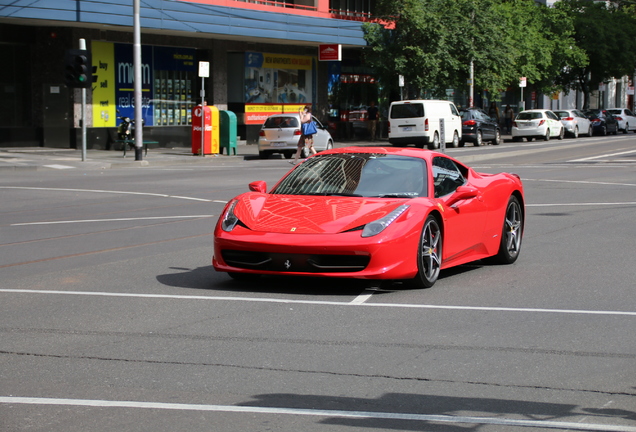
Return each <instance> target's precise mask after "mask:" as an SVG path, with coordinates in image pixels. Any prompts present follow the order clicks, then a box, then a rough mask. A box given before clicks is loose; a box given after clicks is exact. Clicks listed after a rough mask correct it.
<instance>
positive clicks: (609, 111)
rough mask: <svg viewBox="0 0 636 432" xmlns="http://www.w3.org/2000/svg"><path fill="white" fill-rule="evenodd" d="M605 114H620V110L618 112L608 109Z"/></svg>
mask: <svg viewBox="0 0 636 432" xmlns="http://www.w3.org/2000/svg"><path fill="white" fill-rule="evenodd" d="M607 112H608V113H610V114H614V115H620V114H622V113H621V110H619V109H608V110H607Z"/></svg>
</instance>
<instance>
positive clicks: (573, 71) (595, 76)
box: [555, 0, 636, 108]
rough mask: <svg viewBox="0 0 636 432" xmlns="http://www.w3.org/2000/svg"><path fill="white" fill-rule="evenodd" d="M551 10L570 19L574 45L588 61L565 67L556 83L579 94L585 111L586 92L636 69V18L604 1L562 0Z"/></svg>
mask: <svg viewBox="0 0 636 432" xmlns="http://www.w3.org/2000/svg"><path fill="white" fill-rule="evenodd" d="M555 9H557V10H560V11H563V13H565V14H568V15H570V16H572V17H573V19H574V29H575V33H574V39H575V43H576V46H577V47H578V48H579V49H581V50H583V51H584V52H585V54H586V56H587V58H588V59H589V62H586V63H584V64H579V65H576V64H574V65H571V66H570V67H565V68H564V69H563V71H562V73H561V74H560V76H558V77H557V80H556V81H557V83H558V84H560V85H562V86H563V87H565V88H569V89H572V90H577V91H581V92H582V93H583V95H584V101H583V108H589V103H590V102H589V101H590V97H589V96H590V92H591V91H592V89H593V88H595V86H596V85H598V83H601V82H605V81H607V80H609V79H611V78H614V77H621V76H624V75H632V74H633V73H634V68H635V67H636V18H635V16H634V15H633V14H632V13H629V12H628V11H629V9H625V8H620V7H619V8H616V7H613V6H610V7H608V6H607V5H606V4H605V2H602V3H596V2H588V1H585V0H562V1H560V2H558V3H556V4H555Z"/></svg>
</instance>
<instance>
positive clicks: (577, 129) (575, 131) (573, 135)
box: [572, 126, 579, 138]
mask: <svg viewBox="0 0 636 432" xmlns="http://www.w3.org/2000/svg"><path fill="white" fill-rule="evenodd" d="M578 137H579V127H578V126H575V127H574V132H572V138H578Z"/></svg>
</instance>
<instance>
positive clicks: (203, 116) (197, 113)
mask: <svg viewBox="0 0 636 432" xmlns="http://www.w3.org/2000/svg"><path fill="white" fill-rule="evenodd" d="M202 125H203V126H202ZM201 134H203V138H201ZM201 145H203V149H201ZM192 154H198V155H201V154H204V155H206V154H212V110H211V109H210V107H209V106H207V105H204V106H201V105H197V106H195V107H194V108H193V109H192Z"/></svg>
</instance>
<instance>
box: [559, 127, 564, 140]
mask: <svg viewBox="0 0 636 432" xmlns="http://www.w3.org/2000/svg"><path fill="white" fill-rule="evenodd" d="M564 136H565V128H561V133H559V140H562V139H563V137H564Z"/></svg>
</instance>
